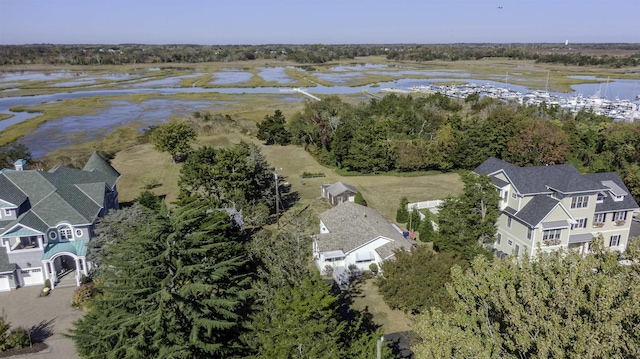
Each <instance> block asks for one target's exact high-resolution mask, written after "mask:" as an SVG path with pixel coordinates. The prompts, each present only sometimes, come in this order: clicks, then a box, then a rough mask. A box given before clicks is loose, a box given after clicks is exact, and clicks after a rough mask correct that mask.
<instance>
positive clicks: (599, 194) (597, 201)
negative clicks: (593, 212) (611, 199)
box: [596, 192, 607, 203]
mask: <svg viewBox="0 0 640 359" xmlns="http://www.w3.org/2000/svg"><path fill="white" fill-rule="evenodd" d="M606 196H607V195H605V194H604V193H602V192H600V193H598V199H597V200H596V203H602V201H604V198H605V197H606Z"/></svg>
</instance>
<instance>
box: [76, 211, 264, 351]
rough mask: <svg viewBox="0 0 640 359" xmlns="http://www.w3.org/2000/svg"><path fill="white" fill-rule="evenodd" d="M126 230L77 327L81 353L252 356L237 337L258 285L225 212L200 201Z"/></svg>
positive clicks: (108, 255)
mask: <svg viewBox="0 0 640 359" xmlns="http://www.w3.org/2000/svg"><path fill="white" fill-rule="evenodd" d="M112 223H113V222H112ZM113 225H117V224H113ZM120 234H121V236H122V238H119V239H118V240H116V241H114V242H112V243H111V244H108V245H106V246H105V248H103V249H104V253H105V255H104V256H103V263H102V267H103V271H102V273H101V274H100V276H99V278H98V279H99V280H98V283H100V285H99V288H100V290H101V292H102V295H101V296H99V297H97V298H96V299H95V300H94V302H93V309H92V310H91V311H90V312H89V313H87V315H86V316H85V317H83V318H81V319H80V320H78V321H77V322H76V326H75V329H74V330H72V334H71V337H72V338H73V340H74V341H75V343H76V348H77V350H78V353H79V354H80V355H81V356H84V357H91V358H124V357H131V358H204V357H224V358H234V357H240V356H242V355H243V354H245V346H244V345H243V344H242V343H241V342H240V341H239V339H238V338H239V336H240V334H241V332H242V328H243V326H244V323H243V322H244V315H245V310H246V306H247V303H248V300H249V299H250V297H251V294H252V291H251V289H250V277H249V276H248V274H247V273H246V272H247V269H246V267H247V262H246V259H245V255H244V250H243V246H242V244H241V243H239V242H238V231H237V228H236V226H235V225H234V224H233V223H232V221H231V220H230V219H229V217H228V215H227V214H226V213H224V212H219V211H215V210H213V211H212V210H209V209H208V207H207V206H203V204H202V202H194V203H191V204H190V205H188V206H187V207H182V208H179V209H178V210H177V211H176V212H175V213H171V214H170V215H167V213H155V214H153V215H152V216H150V218H149V219H148V220H146V221H141V222H138V223H136V224H135V225H131V224H130V225H129V226H128V227H127V228H123V229H122V230H121V232H120Z"/></svg>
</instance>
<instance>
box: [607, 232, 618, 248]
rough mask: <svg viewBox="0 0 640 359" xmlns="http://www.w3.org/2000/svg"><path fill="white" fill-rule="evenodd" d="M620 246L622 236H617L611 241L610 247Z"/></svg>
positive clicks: (612, 237)
mask: <svg viewBox="0 0 640 359" xmlns="http://www.w3.org/2000/svg"><path fill="white" fill-rule="evenodd" d="M619 244H620V235H619V234H616V235H615V236H611V238H610V239H609V247H616V246H618V245H619Z"/></svg>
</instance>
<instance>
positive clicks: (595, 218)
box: [593, 213, 607, 226]
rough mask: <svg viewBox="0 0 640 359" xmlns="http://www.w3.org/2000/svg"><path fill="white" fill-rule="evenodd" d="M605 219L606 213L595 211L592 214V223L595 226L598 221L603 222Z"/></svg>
mask: <svg viewBox="0 0 640 359" xmlns="http://www.w3.org/2000/svg"><path fill="white" fill-rule="evenodd" d="M606 220H607V214H606V213H596V214H594V215H593V225H594V226H597V225H598V224H600V223H604V222H605V221H606Z"/></svg>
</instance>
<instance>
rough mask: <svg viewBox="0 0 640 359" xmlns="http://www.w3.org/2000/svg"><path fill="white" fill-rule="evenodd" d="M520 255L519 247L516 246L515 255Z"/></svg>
mask: <svg viewBox="0 0 640 359" xmlns="http://www.w3.org/2000/svg"><path fill="white" fill-rule="evenodd" d="M518 254H520V246H519V245H517V244H516V255H518Z"/></svg>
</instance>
